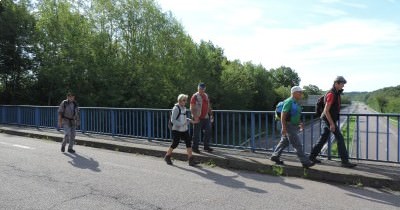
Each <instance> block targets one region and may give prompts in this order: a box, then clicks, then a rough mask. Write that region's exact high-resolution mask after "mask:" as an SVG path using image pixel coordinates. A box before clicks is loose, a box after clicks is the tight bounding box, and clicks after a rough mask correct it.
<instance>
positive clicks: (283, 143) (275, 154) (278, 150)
mask: <svg viewBox="0 0 400 210" xmlns="http://www.w3.org/2000/svg"><path fill="white" fill-rule="evenodd" d="M287 146H289V140H288V138H287V136H281V140H280V141H279V143H278V145H277V146H276V147H275V150H274V152H273V153H272V156H271V158H270V159H271V160H272V161H274V162H275V163H276V164H278V165H283V164H284V162H283V161H282V160H281V159H280V156H281V154H282V152H283V150H284V149H285V148H286V147H287Z"/></svg>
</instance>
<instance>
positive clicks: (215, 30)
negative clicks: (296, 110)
mask: <svg viewBox="0 0 400 210" xmlns="http://www.w3.org/2000/svg"><path fill="white" fill-rule="evenodd" d="M228 2H229V3H228ZM260 2H261V3H260V5H264V4H265V2H264V1H260ZM321 2H322V3H324V4H326V6H324V7H322V6H320V7H313V6H311V7H310V8H311V9H310V10H311V13H308V14H309V15H310V14H314V13H312V12H313V11H315V10H313V9H312V8H314V9H321V8H325V13H326V14H329V17H332V16H334V17H336V18H334V19H332V18H331V19H324V20H323V21H317V20H320V19H319V18H318V16H317V17H315V19H312V20H315V22H312V20H307V21H308V22H309V24H307V25H306V26H303V25H300V24H299V25H293V22H294V21H297V20H301V18H302V16H299V17H297V16H294V17H288V18H286V19H284V18H280V19H276V16H274V15H272V16H271V14H270V13H272V12H274V11H272V10H271V8H275V7H272V6H270V5H269V6H268V7H266V6H265V7H263V6H260V5H255V4H257V3H255V1H250V2H248V1H239V0H238V1H227V0H225V1H211V0H204V1H179V0H163V1H162V6H163V7H165V8H167V9H168V8H173V9H174V10H173V11H172V12H173V13H174V14H175V15H176V16H177V19H178V20H181V21H182V23H183V25H184V27H185V29H186V30H187V31H188V33H189V34H190V36H192V37H193V39H194V40H195V41H196V42H199V41H200V40H206V41H208V40H211V41H212V42H213V43H214V44H215V45H218V46H220V47H222V48H223V49H224V52H225V55H226V56H227V57H228V59H231V60H233V59H240V60H241V61H252V62H254V63H256V64H258V63H261V64H262V65H263V66H264V67H266V68H267V69H269V68H277V67H279V66H281V65H285V66H289V67H291V68H292V69H295V70H296V72H298V74H299V76H300V77H301V78H302V85H308V84H314V85H317V86H320V85H321V87H320V88H329V87H330V85H331V82H332V81H331V79H332V78H334V77H336V75H340V74H342V75H349V76H348V77H349V79H350V80H351V81H352V82H351V83H350V82H349V84H348V85H347V87H348V89H350V90H351V89H352V88H354V90H363V88H364V89H365V90H374V89H371V88H374V87H373V86H372V85H369V86H365V83H366V81H368V82H369V81H372V79H374V77H378V76H371V75H375V73H374V72H373V71H374V70H376V69H374V68H372V67H371V66H373V65H375V66H377V65H384V64H386V63H388V62H392V63H394V64H392V65H391V66H390V67H388V69H386V71H387V72H389V73H387V74H380V75H379V78H380V81H385V82H387V84H396V83H397V81H395V80H394V79H393V78H396V76H395V75H393V74H394V70H399V69H400V64H398V60H400V57H399V56H400V52H399V50H398V49H400V36H398V34H400V25H399V24H398V23H396V22H391V20H377V19H368V17H366V18H362V19H361V18H351V17H350V16H349V15H348V13H347V11H345V10H339V9H335V8H334V7H333V6H335V5H334V4H341V5H344V4H345V6H347V7H352V8H358V9H364V8H365V7H366V6H365V5H363V4H354V3H349V2H347V1H340V0H324V1H321ZM328 4H330V5H331V6H332V7H328ZM166 5H169V6H166ZM211 5H212V6H211ZM275 6H276V5H275ZM308 6H310V5H308ZM329 8H330V9H329ZM342 9H343V7H342ZM308 12H310V11H308ZM289 13H290V11H289ZM320 13H321V12H320ZM271 17H272V18H271ZM337 17H341V18H337ZM294 19H296V20H294ZM288 21H289V22H288ZM295 23H297V22H295ZM389 51H390V53H389ZM389 58H390V59H389ZM394 60H396V62H394ZM396 68H397V69H396ZM362 71H368V73H367V74H363V75H362V76H360V75H358V76H354V75H357V74H360V72H362ZM321 74H324V76H323V77H321ZM382 75H385V76H387V77H389V79H387V80H384V78H381V77H383V76H382ZM323 80H324V81H323ZM303 82H304V83H303ZM326 84H328V87H326ZM362 84H364V85H363V86H361V85H362ZM358 85H360V87H361V88H357V87H358ZM374 85H379V83H374ZM324 86H325V87H324ZM376 89H377V88H376Z"/></svg>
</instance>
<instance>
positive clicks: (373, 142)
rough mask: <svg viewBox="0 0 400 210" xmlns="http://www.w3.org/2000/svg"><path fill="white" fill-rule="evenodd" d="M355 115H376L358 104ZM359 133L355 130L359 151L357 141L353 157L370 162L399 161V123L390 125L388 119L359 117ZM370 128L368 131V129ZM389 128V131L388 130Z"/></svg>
mask: <svg viewBox="0 0 400 210" xmlns="http://www.w3.org/2000/svg"><path fill="white" fill-rule="evenodd" d="M355 106H356V109H355V113H358V114H375V113H376V112H375V111H374V110H372V109H370V108H369V107H368V106H367V105H365V104H363V103H356V104H355ZM358 123H359V131H358V132H357V129H355V133H354V136H355V139H356V137H357V135H359V139H360V141H359V145H358V150H357V141H354V144H353V154H352V155H353V156H354V157H357V151H358V156H359V158H362V159H370V160H382V161H394V162H397V161H398V157H399V156H398V155H399V152H400V151H399V143H400V142H399V139H398V132H399V131H398V128H397V124H398V122H397V121H393V122H390V121H389V123H388V119H387V117H376V116H369V117H359V120H358ZM367 127H368V129H367ZM388 128H389V130H388ZM357 133H358V134H357Z"/></svg>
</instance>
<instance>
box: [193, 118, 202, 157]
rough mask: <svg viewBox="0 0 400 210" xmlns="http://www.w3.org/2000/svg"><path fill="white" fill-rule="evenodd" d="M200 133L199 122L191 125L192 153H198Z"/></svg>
mask: <svg viewBox="0 0 400 210" xmlns="http://www.w3.org/2000/svg"><path fill="white" fill-rule="evenodd" d="M200 132H201V121H200V122H199V123H196V124H193V145H192V150H193V152H196V153H200V151H199V141H200Z"/></svg>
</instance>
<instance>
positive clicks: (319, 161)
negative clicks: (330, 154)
mask: <svg viewBox="0 0 400 210" xmlns="http://www.w3.org/2000/svg"><path fill="white" fill-rule="evenodd" d="M310 161H311V162H314V163H316V164H320V163H322V162H321V160H318V159H317V158H312V157H310Z"/></svg>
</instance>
